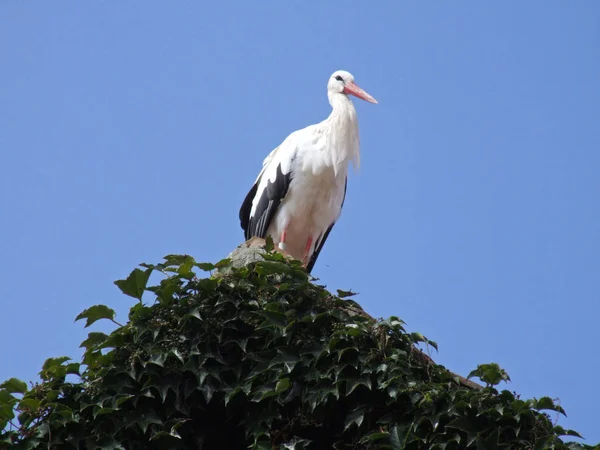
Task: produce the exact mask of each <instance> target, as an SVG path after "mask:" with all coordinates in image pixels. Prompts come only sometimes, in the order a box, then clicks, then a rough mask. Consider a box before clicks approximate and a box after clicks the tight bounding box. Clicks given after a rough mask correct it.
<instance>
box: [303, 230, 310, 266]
mask: <svg viewBox="0 0 600 450" xmlns="http://www.w3.org/2000/svg"><path fill="white" fill-rule="evenodd" d="M312 243H313V238H312V236H309V237H308V240H307V241H306V247H305V248H304V257H303V258H302V261H304V262H307V260H308V252H310V248H311V247H312Z"/></svg>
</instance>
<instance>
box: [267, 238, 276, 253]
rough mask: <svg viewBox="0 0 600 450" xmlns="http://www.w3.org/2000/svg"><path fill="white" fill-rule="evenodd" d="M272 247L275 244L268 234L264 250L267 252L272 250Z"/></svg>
mask: <svg viewBox="0 0 600 450" xmlns="http://www.w3.org/2000/svg"><path fill="white" fill-rule="evenodd" d="M274 248H275V245H274V244H273V238H272V237H271V236H270V235H269V236H267V237H266V238H265V250H266V251H267V253H269V252H272V251H273V249H274Z"/></svg>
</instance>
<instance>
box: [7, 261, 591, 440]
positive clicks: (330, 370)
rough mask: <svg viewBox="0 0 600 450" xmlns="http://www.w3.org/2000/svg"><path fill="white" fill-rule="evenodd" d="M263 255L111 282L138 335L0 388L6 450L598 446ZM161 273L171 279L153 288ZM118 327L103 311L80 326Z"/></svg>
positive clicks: (494, 374) (145, 271) (497, 376)
mask: <svg viewBox="0 0 600 450" xmlns="http://www.w3.org/2000/svg"><path fill="white" fill-rule="evenodd" d="M264 258H265V260H264V261H259V262H255V263H252V264H250V265H248V266H245V267H241V268H235V267H233V266H231V265H230V264H229V261H228V260H224V261H221V262H220V263H218V264H217V265H212V264H208V263H196V262H195V261H194V259H193V258H191V257H189V256H179V255H171V256H168V257H166V258H165V261H164V262H163V263H161V264H157V265H146V264H143V265H142V269H135V270H134V271H133V272H132V273H131V274H130V275H129V277H128V278H127V279H126V280H120V281H117V282H115V283H116V284H117V286H118V287H119V288H120V289H121V290H122V291H123V292H124V293H125V294H127V295H129V296H132V297H134V298H136V299H137V300H138V302H137V303H136V304H135V305H134V306H133V307H132V308H131V310H130V313H129V322H128V323H127V324H125V325H123V326H121V325H118V324H117V325H118V328H116V329H115V330H114V331H113V332H112V333H111V334H109V335H107V334H104V333H100V332H91V333H89V336H88V338H87V339H86V340H85V341H84V342H83V343H82V347H84V348H85V353H84V356H83V364H81V365H80V364H79V363H76V362H73V361H71V360H70V359H69V358H67V357H62V358H51V359H49V360H47V361H46V362H45V363H44V366H43V368H42V371H41V372H40V376H41V381H40V382H39V383H37V384H33V385H32V387H31V388H30V389H28V388H27V385H26V384H25V383H24V382H22V381H20V380H17V379H10V380H8V381H6V382H5V383H3V384H2V385H1V386H0V387H1V389H0V430H2V429H4V431H3V432H2V433H0V448H11V449H35V448H45V449H46V448H47V449H62V448H65V449H67V448H79V449H96V448H102V449H163V448H164V449H204V450H207V449H244V448H252V449H274V448H282V449H283V448H285V449H298V450H299V449H339V450H341V449H376V448H381V449H446V450H450V449H467V448H473V449H500V448H505V449H533V448H535V449H546V448H555V449H566V448H592V447H590V446H584V445H581V444H575V443H565V442H563V440H561V438H560V436H561V435H571V436H578V434H577V433H576V432H574V431H571V430H564V429H563V428H562V427H560V426H555V425H553V423H552V421H551V419H550V417H549V416H548V415H547V414H546V413H544V412H542V411H543V410H549V411H557V412H560V413H564V412H563V410H562V408H561V407H560V406H558V405H557V404H555V403H554V402H553V401H552V400H551V399H550V398H548V397H544V398H541V399H539V400H536V399H533V400H522V399H520V398H519V396H518V395H516V394H514V393H512V392H509V391H508V390H503V391H501V392H499V391H498V390H497V389H496V386H497V385H498V383H500V382H501V381H502V380H506V379H508V375H506V373H505V372H504V371H503V370H502V369H500V368H499V367H498V366H497V365H495V364H484V365H480V366H479V367H478V368H477V369H476V370H475V371H474V372H473V373H472V375H473V376H478V377H479V378H481V379H482V381H484V382H485V383H486V387H484V388H474V387H472V386H468V385H465V383H464V382H461V380H460V379H459V377H458V376H456V375H454V374H452V373H451V372H449V371H448V370H447V369H445V368H444V367H442V366H439V365H436V364H435V363H433V362H432V361H431V360H430V359H429V358H427V357H426V356H424V355H423V354H422V353H421V352H420V351H419V350H417V349H416V345H417V344H419V343H425V344H428V345H431V346H434V347H435V343H434V342H431V341H428V340H427V339H426V338H425V337H423V336H422V335H421V334H419V333H409V332H407V331H406V330H405V328H404V325H405V324H404V323H403V322H402V321H401V320H400V319H398V318H396V317H391V318H389V319H387V320H375V319H373V318H371V317H369V316H368V315H366V314H365V313H364V312H362V310H361V309H360V307H359V306H358V305H357V304H356V303H355V302H353V301H352V300H349V299H348V298H347V297H349V296H350V294H351V293H348V292H341V291H338V295H332V294H331V293H330V292H328V291H327V290H326V289H324V288H323V287H321V286H318V285H316V284H314V283H312V282H311V281H310V280H309V276H308V275H307V274H306V273H305V271H304V270H303V269H302V268H301V267H300V264H299V263H298V262H297V261H286V260H284V259H283V257H282V256H281V255H279V254H277V253H272V252H269V253H268V254H266V255H265V256H264ZM197 270H201V271H213V272H214V271H215V270H216V273H213V274H212V276H209V277H205V278H198V277H197V276H196V273H195V272H196V271H197ZM155 271H157V272H160V273H162V274H164V275H166V276H165V277H163V278H162V279H161V280H160V282H159V283H158V285H156V286H151V287H147V286H146V285H147V283H148V280H149V278H150V275H151V273H152V272H155ZM145 291H151V292H153V293H154V294H155V296H156V299H155V302H154V303H153V304H152V305H147V304H144V303H143V302H142V294H143V293H144V292H145ZM114 317H115V314H114V311H113V310H111V309H110V308H108V307H107V306H104V305H96V306H92V307H91V308H89V309H87V310H86V311H84V312H83V313H81V314H80V315H79V316H78V318H77V319H80V320H82V319H85V320H86V327H87V326H90V325H92V324H93V323H94V322H96V321H97V320H100V319H109V320H113V321H114ZM115 323H116V322H115Z"/></svg>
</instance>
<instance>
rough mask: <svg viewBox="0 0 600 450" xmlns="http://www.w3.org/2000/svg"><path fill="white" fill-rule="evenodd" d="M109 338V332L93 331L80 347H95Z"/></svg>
mask: <svg viewBox="0 0 600 450" xmlns="http://www.w3.org/2000/svg"><path fill="white" fill-rule="evenodd" d="M107 339H108V334H106V333H100V332H97V331H92V332H91V333H89V334H88V338H87V339H86V340H85V341H83V342H82V343H81V345H80V346H79V348H82V347H85V348H86V349H90V348H95V347H97V346H98V345H100V344H103V343H104V342H105V341H106V340H107Z"/></svg>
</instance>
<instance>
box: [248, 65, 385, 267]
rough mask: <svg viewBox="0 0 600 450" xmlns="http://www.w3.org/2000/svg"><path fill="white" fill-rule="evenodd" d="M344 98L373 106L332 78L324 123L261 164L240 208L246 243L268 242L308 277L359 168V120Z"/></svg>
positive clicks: (349, 79)
mask: <svg viewBox="0 0 600 450" xmlns="http://www.w3.org/2000/svg"><path fill="white" fill-rule="evenodd" d="M349 95H354V96H355V97H358V98H360V99H363V100H365V101H367V102H370V103H377V100H375V99H374V98H373V97H371V96H370V95H369V94H367V93H366V92H365V91H364V90H363V89H361V88H360V87H358V86H357V85H356V84H355V83H354V77H353V76H352V74H351V73H349V72H346V71H344V70H338V71H336V72H334V73H333V74H332V75H331V77H330V78H329V82H328V83H327V97H328V98H329V104H330V105H331V108H332V110H331V114H330V115H329V117H327V119H325V120H323V121H322V122H320V123H318V124H315V125H310V126H308V127H306V128H303V129H300V130H297V131H294V132H293V133H291V134H290V135H289V136H288V137H287V138H285V140H284V141H283V142H282V143H281V144H280V145H279V146H278V147H277V148H275V149H274V150H273V151H272V152H271V153H270V154H269V155H268V156H267V157H266V158H265V160H264V161H263V165H262V170H261V171H260V173H259V175H258V177H257V178H256V181H255V182H254V185H253V186H252V188H251V189H250V191H249V192H248V195H246V198H245V199H244V201H243V203H242V206H241V208H240V224H241V226H242V229H243V230H244V235H245V238H246V240H248V239H250V238H252V237H259V238H263V239H264V238H266V237H267V236H271V238H272V239H273V243H274V244H275V245H277V246H278V248H279V249H280V250H282V251H284V252H285V253H287V254H288V255H290V256H291V257H293V258H294V259H297V260H300V261H302V262H303V264H304V266H305V267H306V270H307V272H308V273H310V272H311V270H312V268H313V266H314V265H315V262H316V261H317V258H318V257H319V253H320V252H321V250H322V249H323V244H325V241H326V240H327V237H328V236H329V233H330V232H331V230H332V228H333V226H334V225H335V223H336V221H337V220H338V219H339V217H340V214H341V212H342V207H343V205H344V200H345V198H346V187H347V177H348V165H349V163H350V162H352V163H353V166H354V168H355V169H357V168H358V167H359V166H360V142H359V133H358V120H357V117H356V110H355V108H354V104H353V103H352V100H350V98H349V97H348V96H349Z"/></svg>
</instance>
